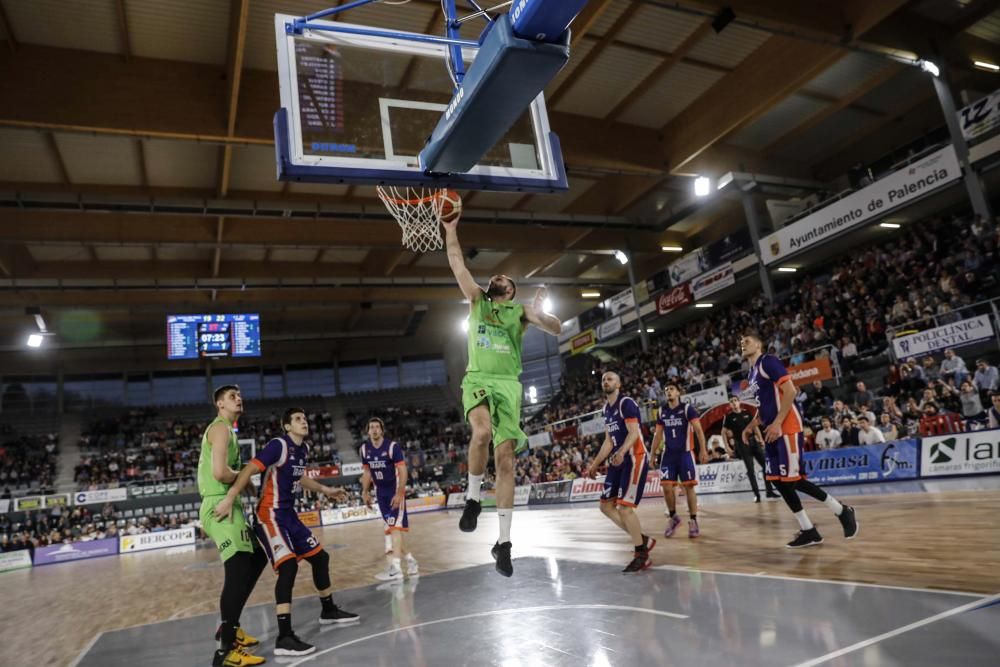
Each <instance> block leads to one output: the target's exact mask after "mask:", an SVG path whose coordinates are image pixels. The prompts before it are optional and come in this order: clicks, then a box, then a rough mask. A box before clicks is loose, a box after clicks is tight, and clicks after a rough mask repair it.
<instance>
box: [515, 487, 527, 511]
mask: <svg viewBox="0 0 1000 667" xmlns="http://www.w3.org/2000/svg"><path fill="white" fill-rule="evenodd" d="M530 497H531V485H530V484H525V485H523V486H515V487H514V507H520V506H521V505H527V504H528V498H530Z"/></svg>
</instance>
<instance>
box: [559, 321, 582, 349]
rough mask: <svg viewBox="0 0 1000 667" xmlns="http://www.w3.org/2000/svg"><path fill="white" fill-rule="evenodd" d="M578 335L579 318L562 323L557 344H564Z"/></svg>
mask: <svg viewBox="0 0 1000 667" xmlns="http://www.w3.org/2000/svg"><path fill="white" fill-rule="evenodd" d="M578 333H580V318H579V317H574V318H571V319H568V320H566V321H565V322H563V323H562V331H560V332H559V342H560V343H565V342H566V341H568V340H569V339H570V338H572V337H573V336H575V335H577V334H578Z"/></svg>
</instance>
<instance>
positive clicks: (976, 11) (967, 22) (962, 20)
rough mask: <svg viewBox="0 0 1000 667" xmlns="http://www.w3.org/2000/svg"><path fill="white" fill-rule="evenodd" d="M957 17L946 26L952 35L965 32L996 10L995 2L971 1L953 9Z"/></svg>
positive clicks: (993, 0) (986, 0)
mask: <svg viewBox="0 0 1000 667" xmlns="http://www.w3.org/2000/svg"><path fill="white" fill-rule="evenodd" d="M955 9H956V10H957V12H958V16H957V17H955V20H954V21H952V22H951V23H949V24H948V28H950V29H951V32H952V34H953V35H954V34H958V33H960V32H965V31H966V30H968V29H969V28H971V27H972V26H974V25H976V24H977V23H979V22H980V21H982V20H983V19H984V18H986V17H987V16H989V15H990V14H992V13H993V12H995V11H996V10H997V3H996V0H972V2H970V3H968V4H966V5H959V6H958V7H956V8H955Z"/></svg>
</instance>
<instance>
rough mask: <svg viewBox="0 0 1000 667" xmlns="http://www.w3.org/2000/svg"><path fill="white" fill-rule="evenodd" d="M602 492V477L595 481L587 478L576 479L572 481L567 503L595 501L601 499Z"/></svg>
mask: <svg viewBox="0 0 1000 667" xmlns="http://www.w3.org/2000/svg"><path fill="white" fill-rule="evenodd" d="M603 492H604V476H603V475H601V476H599V477H598V478H597V479H589V478H587V477H577V478H576V479H574V480H573V488H572V490H571V491H570V494H569V501H570V502H571V503H577V502H581V501H583V500H597V499H598V498H600V497H601V494H602V493H603Z"/></svg>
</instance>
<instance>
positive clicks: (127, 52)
mask: <svg viewBox="0 0 1000 667" xmlns="http://www.w3.org/2000/svg"><path fill="white" fill-rule="evenodd" d="M115 11H116V12H117V14H118V31H119V35H120V36H121V40H122V56H123V57H124V58H125V62H131V61H132V43H131V41H130V40H129V36H128V14H127V13H126V12H125V0H115Z"/></svg>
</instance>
